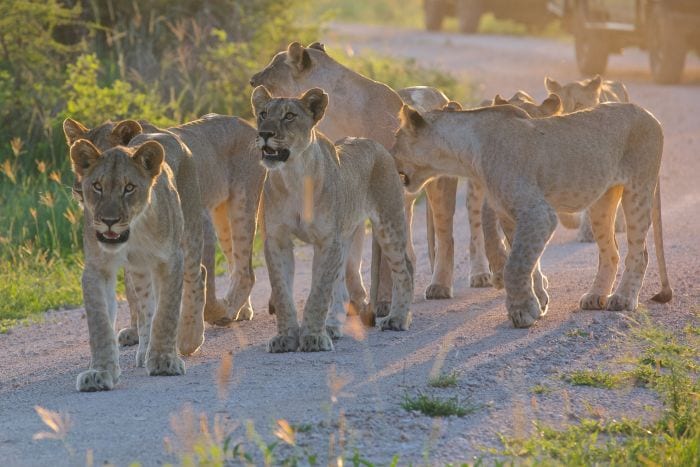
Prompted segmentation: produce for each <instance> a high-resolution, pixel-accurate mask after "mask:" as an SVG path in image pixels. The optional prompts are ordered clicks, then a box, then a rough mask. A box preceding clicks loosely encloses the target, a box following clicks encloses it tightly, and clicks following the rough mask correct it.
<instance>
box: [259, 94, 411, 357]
mask: <svg viewBox="0 0 700 467" xmlns="http://www.w3.org/2000/svg"><path fill="white" fill-rule="evenodd" d="M251 100H252V105H253V109H254V110H255V114H256V116H257V122H258V134H259V137H258V139H257V145H258V147H259V148H260V150H261V151H262V156H263V164H264V165H265V167H267V169H268V174H267V178H266V181H265V187H264V191H263V193H264V198H263V200H264V207H265V208H264V212H263V218H264V230H265V259H266V262H267V267H268V273H269V276H270V284H271V287H272V297H271V299H270V300H271V303H272V305H273V307H274V309H275V313H276V316H277V328H278V335H277V336H275V337H274V338H272V340H270V342H269V345H268V350H269V351H270V352H289V351H294V350H297V348H298V349H299V350H301V351H307V352H309V351H320V350H332V348H333V344H332V340H331V338H337V337H340V335H341V328H342V323H343V321H344V319H345V315H346V309H345V305H346V303H347V302H348V300H349V296H348V291H347V288H346V283H345V271H346V262H347V258H348V254H349V253H350V248H351V245H352V242H353V238H354V237H355V235H356V232H357V231H358V229H364V223H365V220H366V219H367V218H369V219H370V220H371V222H372V227H373V231H374V235H375V238H376V239H377V241H378V242H379V243H380V245H381V247H382V251H383V253H384V254H385V256H386V257H387V259H388V261H389V265H390V267H391V271H392V279H393V294H392V302H391V310H390V313H389V315H388V316H387V317H385V318H383V319H382V320H381V321H380V322H379V324H380V326H381V328H382V329H394V330H406V329H408V327H409V325H410V322H411V314H410V310H409V305H410V303H411V299H412V297H413V278H412V274H411V266H410V261H409V260H408V257H407V255H406V222H405V217H404V213H403V211H402V210H401V209H396V207H397V206H401V204H402V196H403V190H402V187H401V182H400V179H399V175H398V171H397V170H396V166H395V165H394V162H393V160H392V158H391V156H390V155H389V153H388V152H387V151H386V149H384V148H383V147H382V146H381V145H380V144H379V143H376V142H374V141H371V140H368V139H362V138H346V139H343V140H341V141H339V142H338V143H337V144H336V145H334V144H332V143H331V142H330V141H329V140H328V139H326V137H325V136H323V135H322V134H321V133H320V132H319V131H317V130H316V129H315V126H316V124H317V123H318V122H319V121H322V117H323V115H324V112H325V110H326V107H327V104H328V95H327V94H325V93H324V92H323V91H322V90H320V89H317V88H315V89H311V90H309V91H307V92H306V93H304V95H302V96H301V97H300V98H298V99H295V98H272V96H271V95H270V94H269V92H268V91H267V89H265V87H264V86H259V87H257V88H256V89H255V90H254V91H253V95H252V99H251ZM281 154H284V155H286V157H287V158H286V160H281V159H277V160H275V158H279V157H282V156H281ZM293 237H297V238H299V239H300V240H302V241H304V242H306V243H310V244H312V245H313V246H314V259H313V270H312V278H311V290H310V292H309V298H308V300H307V302H306V305H305V307H304V316H303V321H302V324H301V328H300V327H299V325H298V323H297V318H296V316H297V314H296V309H295V306H294V298H293V294H292V283H293V276H294V254H293V243H292V238H293ZM329 305H330V307H331V313H330V314H328V308H329ZM327 315H328V316H327Z"/></svg>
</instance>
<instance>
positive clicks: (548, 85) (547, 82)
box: [544, 76, 561, 92]
mask: <svg viewBox="0 0 700 467" xmlns="http://www.w3.org/2000/svg"><path fill="white" fill-rule="evenodd" d="M544 87H545V89H546V90H547V91H549V92H559V91H561V84H559V83H558V82H556V81H555V80H553V79H552V78H550V77H549V76H547V77H545V79H544Z"/></svg>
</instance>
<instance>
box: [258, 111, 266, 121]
mask: <svg viewBox="0 0 700 467" xmlns="http://www.w3.org/2000/svg"><path fill="white" fill-rule="evenodd" d="M266 118H267V112H265V111H264V110H263V111H262V112H260V120H265V119H266Z"/></svg>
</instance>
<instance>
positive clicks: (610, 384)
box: [564, 370, 621, 389]
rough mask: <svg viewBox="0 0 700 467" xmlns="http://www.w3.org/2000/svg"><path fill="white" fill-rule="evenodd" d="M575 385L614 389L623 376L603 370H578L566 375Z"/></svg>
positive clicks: (567, 379)
mask: <svg viewBox="0 0 700 467" xmlns="http://www.w3.org/2000/svg"><path fill="white" fill-rule="evenodd" d="M564 379H565V380H566V381H568V382H569V383H571V384H573V385H574V386H591V387H594V388H603V389H612V388H615V387H618V386H619V385H620V383H621V377H620V376H618V375H613V374H611V373H606V372H604V371H601V370H576V371H574V372H572V373H570V374H568V375H566V376H565V377H564Z"/></svg>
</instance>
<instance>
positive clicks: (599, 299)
mask: <svg viewBox="0 0 700 467" xmlns="http://www.w3.org/2000/svg"><path fill="white" fill-rule="evenodd" d="M620 196H622V186H615V187H612V188H610V189H609V190H608V191H607V192H606V193H605V194H604V195H603V196H602V197H601V198H600V199H598V200H597V201H596V202H595V203H594V204H593V205H592V206H591V207H590V208H589V209H588V213H589V215H590V220H591V229H592V234H593V237H594V239H595V241H596V243H597V244H598V272H597V274H596V277H595V280H594V281H593V285H591V288H590V289H589V290H588V292H587V293H586V294H585V295H583V296H582V297H581V301H580V304H581V309H583V310H602V309H604V308H605V305H606V304H607V302H608V296H609V295H610V293H611V292H612V287H613V283H614V282H615V275H616V274H617V265H618V262H619V260H620V255H619V253H618V250H617V242H616V241H615V229H614V218H615V211H616V210H617V206H618V204H619V203H620Z"/></svg>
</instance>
